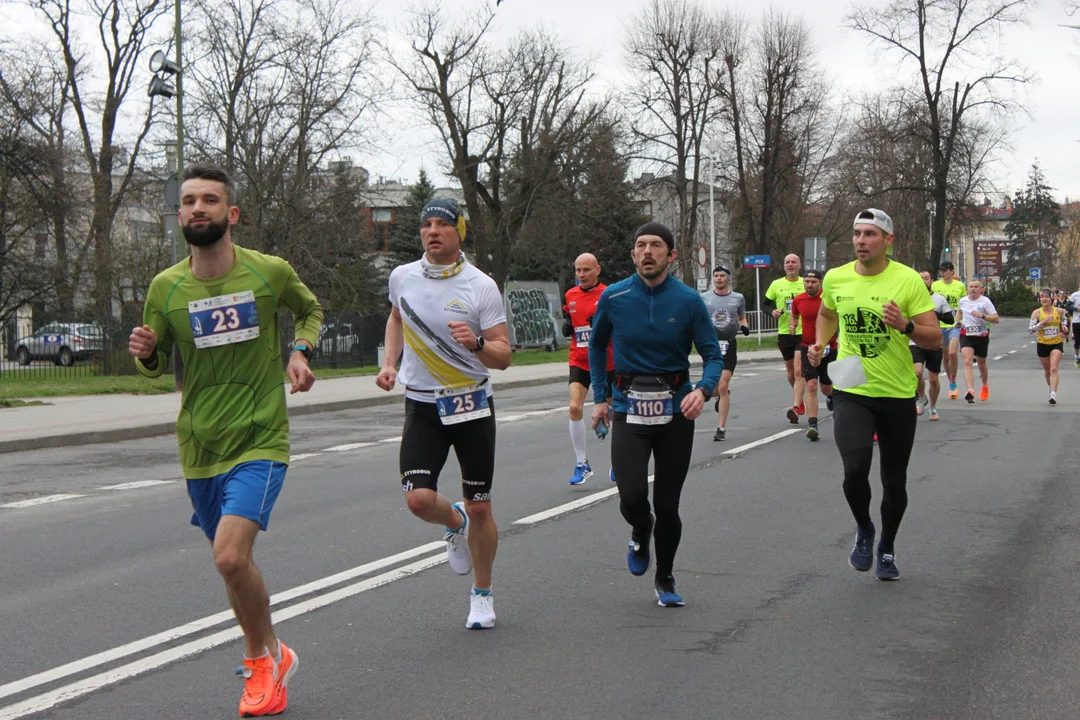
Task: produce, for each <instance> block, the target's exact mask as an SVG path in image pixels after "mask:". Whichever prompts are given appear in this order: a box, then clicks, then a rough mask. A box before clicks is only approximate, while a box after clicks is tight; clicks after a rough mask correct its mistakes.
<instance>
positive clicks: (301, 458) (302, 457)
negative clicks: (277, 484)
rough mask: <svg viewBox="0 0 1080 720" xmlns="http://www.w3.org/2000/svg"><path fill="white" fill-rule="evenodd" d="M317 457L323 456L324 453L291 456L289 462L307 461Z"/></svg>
mask: <svg viewBox="0 0 1080 720" xmlns="http://www.w3.org/2000/svg"><path fill="white" fill-rule="evenodd" d="M317 455H322V453H317V452H313V453H300V454H299V455H290V456H289V462H296V461H297V460H305V459H307V458H309V457H316V456H317Z"/></svg>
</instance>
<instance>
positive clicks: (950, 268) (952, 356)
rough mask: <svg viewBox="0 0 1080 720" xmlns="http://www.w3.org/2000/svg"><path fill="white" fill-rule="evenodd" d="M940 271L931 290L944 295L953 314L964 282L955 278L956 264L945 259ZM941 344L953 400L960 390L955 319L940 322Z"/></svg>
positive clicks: (957, 331) (957, 332) (958, 344)
mask: <svg viewBox="0 0 1080 720" xmlns="http://www.w3.org/2000/svg"><path fill="white" fill-rule="evenodd" d="M938 270H940V271H941V279H940V280H936V281H935V282H934V285H933V287H932V288H931V290H932V291H933V292H936V293H938V294H939V295H941V296H942V297H944V298H945V299H946V300H947V301H948V303H949V307H951V308H952V309H953V316H954V317H955V316H956V311H957V310H958V309H959V308H960V298H962V297H964V294H965V293H966V292H967V291H966V290H965V288H964V283H962V282H960V281H959V280H957V279H956V278H955V275H956V266H955V265H953V264H952V263H951V262H949V261H945V262H943V263H941V265H939V266H938ZM941 345H942V348H941V350H942V353H943V355H944V362H945V376H946V377H947V378H948V379H949V399H950V400H955V399H956V398H958V397H960V390H959V388H957V386H956V371H957V369H958V368H959V362H960V361H959V356H958V353H959V348H960V325H959V324H958V323H956V322H955V321H954V322H953V324H951V325H950V324H948V323H946V322H944V321H942V322H941Z"/></svg>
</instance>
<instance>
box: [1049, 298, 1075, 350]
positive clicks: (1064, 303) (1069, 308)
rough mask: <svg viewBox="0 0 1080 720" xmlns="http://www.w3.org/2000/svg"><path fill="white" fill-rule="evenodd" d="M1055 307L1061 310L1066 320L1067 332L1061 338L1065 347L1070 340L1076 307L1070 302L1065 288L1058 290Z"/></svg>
mask: <svg viewBox="0 0 1080 720" xmlns="http://www.w3.org/2000/svg"><path fill="white" fill-rule="evenodd" d="M1054 307H1056V308H1057V309H1058V310H1060V311H1061V315H1062V318H1063V319H1064V322H1065V332H1064V334H1063V336H1062V338H1061V339H1062V343H1063V345H1062V347H1064V343H1067V342H1069V330H1070V329H1071V328H1072V315H1073V311H1074V310H1075V309H1076V308H1075V306H1074V305H1073V304H1072V303H1071V302H1069V296H1068V293H1067V292H1065V290H1064V288H1063V289H1061V290H1058V291H1057V301H1056V302H1054Z"/></svg>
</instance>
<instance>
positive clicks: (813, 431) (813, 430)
mask: <svg viewBox="0 0 1080 720" xmlns="http://www.w3.org/2000/svg"><path fill="white" fill-rule="evenodd" d="M806 437H808V438H810V442H817V441H818V438H819V437H821V435H820V434H819V433H818V429H817V425H811V426H810V427H808V428H806Z"/></svg>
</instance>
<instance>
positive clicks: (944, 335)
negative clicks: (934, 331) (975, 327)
mask: <svg viewBox="0 0 1080 720" xmlns="http://www.w3.org/2000/svg"><path fill="white" fill-rule="evenodd" d="M952 338H956V339H957V340H959V339H960V326H959V325H953V326H952V327H951V328H941V344H942V345H943V346H944V347H942V348H941V349H942V350H945V351H948V349H949V340H950V339H952Z"/></svg>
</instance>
